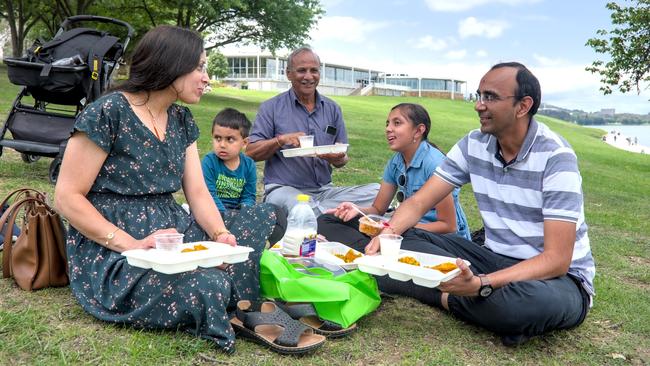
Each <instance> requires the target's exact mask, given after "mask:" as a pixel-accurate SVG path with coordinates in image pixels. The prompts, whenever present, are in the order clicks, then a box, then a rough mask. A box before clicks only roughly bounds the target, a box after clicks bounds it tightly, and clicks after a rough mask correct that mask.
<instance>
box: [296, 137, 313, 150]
mask: <svg viewBox="0 0 650 366" xmlns="http://www.w3.org/2000/svg"><path fill="white" fill-rule="evenodd" d="M298 139H299V140H300V147H314V135H304V136H299V137H298Z"/></svg>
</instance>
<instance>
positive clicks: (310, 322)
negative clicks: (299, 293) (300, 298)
mask: <svg viewBox="0 0 650 366" xmlns="http://www.w3.org/2000/svg"><path fill="white" fill-rule="evenodd" d="M275 303H276V304H277V305H278V307H280V309H282V310H284V311H285V312H286V313H287V314H289V316H290V317H292V318H293V319H295V320H298V321H299V322H301V323H302V324H304V325H306V326H308V327H310V328H312V329H313V330H314V332H315V333H316V334H322V335H324V336H326V337H327V338H341V337H345V336H347V335H349V334H350V333H352V332H354V331H355V330H356V329H357V324H356V323H354V324H352V325H350V326H349V327H347V328H343V327H342V326H341V325H340V324H337V323H334V322H332V321H329V320H325V319H321V318H320V317H319V316H318V314H317V313H316V309H314V306H313V305H312V304H310V303H281V302H278V301H276V302H275Z"/></svg>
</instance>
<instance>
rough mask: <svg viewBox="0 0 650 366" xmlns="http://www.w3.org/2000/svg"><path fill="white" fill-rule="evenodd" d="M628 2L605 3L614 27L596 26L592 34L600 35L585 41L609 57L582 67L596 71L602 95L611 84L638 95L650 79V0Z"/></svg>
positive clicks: (609, 90)
mask: <svg viewBox="0 0 650 366" xmlns="http://www.w3.org/2000/svg"><path fill="white" fill-rule="evenodd" d="M628 2H631V3H632V4H631V5H630V6H621V5H619V4H617V3H615V2H610V3H608V4H607V9H609V10H611V11H612V15H611V17H612V24H613V26H614V29H612V30H611V31H607V30H605V29H600V30H598V31H597V32H596V34H597V35H598V36H601V37H602V38H600V37H599V38H591V39H589V40H588V41H587V45H588V46H591V47H592V48H593V49H594V50H595V51H596V52H598V53H602V54H608V55H609V57H610V60H609V61H602V60H596V61H594V62H593V63H592V64H591V66H589V67H587V68H586V70H587V71H591V73H593V74H600V76H601V79H600V81H601V83H602V86H601V87H600V90H602V91H603V93H604V94H611V93H612V88H613V87H618V90H620V91H621V92H623V93H627V92H629V91H630V90H632V88H635V89H636V91H637V93H638V94H640V93H641V86H642V85H643V84H644V83H647V82H650V0H628ZM647 88H648V87H646V89H647Z"/></svg>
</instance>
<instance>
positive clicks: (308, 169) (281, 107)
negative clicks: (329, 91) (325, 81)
mask: <svg viewBox="0 0 650 366" xmlns="http://www.w3.org/2000/svg"><path fill="white" fill-rule="evenodd" d="M328 126H332V127H334V128H335V129H336V132H335V133H334V134H330V133H327V131H326V130H327V127H328ZM330 130H332V129H331V128H330ZM299 131H302V132H304V133H305V134H306V135H314V146H319V145H332V144H334V143H337V142H338V143H347V142H348V136H347V133H346V131H345V123H344V122H343V115H342V113H341V108H340V107H339V106H338V105H337V104H336V103H335V102H334V101H332V100H331V99H329V98H327V97H325V96H322V95H320V94H319V93H318V92H316V106H315V108H314V110H313V111H311V112H309V111H307V109H306V108H305V107H304V106H303V105H302V104H301V103H300V101H299V100H298V98H297V96H296V94H295V92H294V91H293V89H289V90H288V91H286V92H284V93H282V94H279V95H277V96H275V97H273V98H271V99H269V100H267V101H266V102H264V103H262V105H261V106H260V109H259V111H258V113H257V116H256V117H255V123H254V124H253V128H252V131H251V134H250V142H251V143H253V142H255V141H259V140H268V139H272V138H274V137H276V136H278V135H283V134H288V133H293V132H299ZM294 147H297V146H288V145H287V146H283V147H282V149H290V148H294ZM331 181H332V167H331V166H330V165H329V163H328V162H327V161H326V160H324V159H320V158H285V157H284V156H283V155H282V153H281V152H280V150H278V151H277V152H276V153H275V154H274V155H273V156H271V158H269V159H268V160H267V161H266V163H265V165H264V184H271V183H275V184H282V185H287V186H291V187H296V188H316V187H322V186H324V185H326V184H328V183H330V182H331Z"/></svg>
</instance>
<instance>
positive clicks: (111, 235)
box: [104, 227, 120, 248]
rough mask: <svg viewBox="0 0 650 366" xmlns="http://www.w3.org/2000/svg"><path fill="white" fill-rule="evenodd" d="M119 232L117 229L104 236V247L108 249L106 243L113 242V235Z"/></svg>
mask: <svg viewBox="0 0 650 366" xmlns="http://www.w3.org/2000/svg"><path fill="white" fill-rule="evenodd" d="M118 231H120V228H119V227H118V228H117V229H115V230H113V231H111V232H110V233H108V234H106V241H105V242H104V246H105V247H107V248H108V242H109V241H111V240H113V238H115V233H117V232H118Z"/></svg>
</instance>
